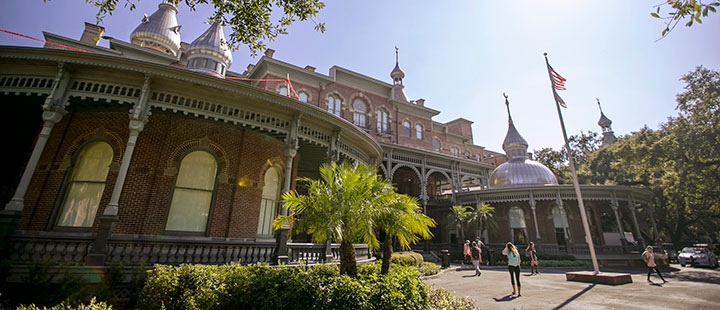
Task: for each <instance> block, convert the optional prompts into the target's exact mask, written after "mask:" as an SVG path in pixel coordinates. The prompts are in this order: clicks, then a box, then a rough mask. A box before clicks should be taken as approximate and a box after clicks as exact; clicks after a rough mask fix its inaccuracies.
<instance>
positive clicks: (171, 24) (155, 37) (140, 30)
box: [130, 3, 181, 56]
mask: <svg viewBox="0 0 720 310" xmlns="http://www.w3.org/2000/svg"><path fill="white" fill-rule="evenodd" d="M177 13H178V11H177V9H176V8H175V7H174V6H172V5H171V4H168V3H161V4H160V5H158V10H157V11H155V13H153V14H152V15H150V16H147V15H145V16H144V17H143V19H142V22H141V23H140V25H138V26H137V28H135V30H134V31H133V32H132V34H131V35H130V42H131V43H133V44H136V45H140V46H142V47H147V48H151V49H154V50H156V51H159V52H162V53H165V54H168V55H172V56H177V55H178V52H179V51H180V42H181V41H180V26H179V25H178V22H177Z"/></svg>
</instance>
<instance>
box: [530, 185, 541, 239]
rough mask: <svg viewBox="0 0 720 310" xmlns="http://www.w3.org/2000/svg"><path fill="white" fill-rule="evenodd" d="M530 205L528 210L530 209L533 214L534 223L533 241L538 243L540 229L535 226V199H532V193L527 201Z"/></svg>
mask: <svg viewBox="0 0 720 310" xmlns="http://www.w3.org/2000/svg"><path fill="white" fill-rule="evenodd" d="M528 202H529V203H530V209H532V213H533V223H535V239H536V241H540V229H539V228H538V224H537V215H535V205H536V203H535V197H533V194H532V192H530V200H529V201H528Z"/></svg>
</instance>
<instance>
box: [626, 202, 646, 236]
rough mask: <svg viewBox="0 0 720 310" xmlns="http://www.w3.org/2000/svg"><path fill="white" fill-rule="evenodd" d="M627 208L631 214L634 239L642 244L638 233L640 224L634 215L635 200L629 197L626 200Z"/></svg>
mask: <svg viewBox="0 0 720 310" xmlns="http://www.w3.org/2000/svg"><path fill="white" fill-rule="evenodd" d="M628 209H630V215H631V216H632V221H633V228H635V241H636V242H638V244H640V245H644V244H645V242H644V241H643V237H642V234H640V225H638V221H637V216H636V215H635V201H634V199H633V198H632V196H631V197H630V201H628Z"/></svg>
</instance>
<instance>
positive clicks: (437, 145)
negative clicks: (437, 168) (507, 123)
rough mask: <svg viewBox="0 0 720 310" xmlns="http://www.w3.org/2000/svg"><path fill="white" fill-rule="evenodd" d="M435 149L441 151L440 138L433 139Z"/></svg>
mask: <svg viewBox="0 0 720 310" xmlns="http://www.w3.org/2000/svg"><path fill="white" fill-rule="evenodd" d="M432 143H433V151H435V152H440V140H438V139H433V142H432Z"/></svg>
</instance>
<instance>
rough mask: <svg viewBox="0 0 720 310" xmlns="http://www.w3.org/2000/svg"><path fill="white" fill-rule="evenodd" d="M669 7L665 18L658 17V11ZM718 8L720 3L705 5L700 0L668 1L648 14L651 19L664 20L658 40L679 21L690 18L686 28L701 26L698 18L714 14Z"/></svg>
mask: <svg viewBox="0 0 720 310" xmlns="http://www.w3.org/2000/svg"><path fill="white" fill-rule="evenodd" d="M666 6H669V7H670V8H669V12H668V13H667V16H660V14H661V13H660V10H661V9H662V8H663V7H666ZM718 6H720V2H717V1H712V2H710V3H708V4H705V3H704V2H703V1H702V0H668V1H666V2H663V3H661V4H658V5H656V6H655V8H656V10H655V12H652V13H650V15H652V17H655V18H660V19H664V20H665V29H663V31H662V36H661V37H660V39H662V38H664V37H666V36H667V35H668V34H669V33H670V32H671V31H672V30H673V29H675V26H677V24H678V23H680V21H681V20H684V19H685V18H690V20H689V21H688V22H687V23H685V26H686V27H691V26H692V25H693V24H694V23H695V22H697V23H698V24H702V19H701V18H700V17H707V16H708V14H709V13H716V12H717V10H716V9H715V7H718Z"/></svg>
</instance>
